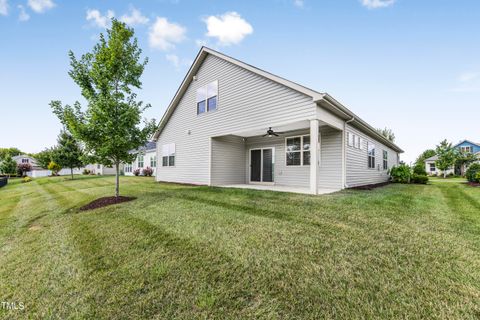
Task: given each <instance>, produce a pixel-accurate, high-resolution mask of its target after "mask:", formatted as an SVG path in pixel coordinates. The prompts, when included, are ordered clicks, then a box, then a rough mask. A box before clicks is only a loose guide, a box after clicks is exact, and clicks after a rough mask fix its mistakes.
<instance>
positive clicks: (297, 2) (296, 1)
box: [293, 0, 305, 8]
mask: <svg viewBox="0 0 480 320" xmlns="http://www.w3.org/2000/svg"><path fill="white" fill-rule="evenodd" d="M293 4H294V5H295V6H296V7H299V8H303V5H304V4H305V2H304V1H303V0H293Z"/></svg>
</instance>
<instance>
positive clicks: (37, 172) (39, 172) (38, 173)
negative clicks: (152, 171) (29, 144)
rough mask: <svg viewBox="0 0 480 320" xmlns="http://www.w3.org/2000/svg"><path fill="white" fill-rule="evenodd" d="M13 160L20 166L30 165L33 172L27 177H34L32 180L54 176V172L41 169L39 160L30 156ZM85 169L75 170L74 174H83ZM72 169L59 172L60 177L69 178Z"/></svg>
mask: <svg viewBox="0 0 480 320" xmlns="http://www.w3.org/2000/svg"><path fill="white" fill-rule="evenodd" d="M12 159H13V160H14V161H15V162H16V163H17V165H18V164H20V163H29V164H30V165H31V166H32V171H30V172H27V176H29V177H32V178H40V177H48V176H50V175H52V171H50V170H47V169H44V168H42V167H40V166H39V165H38V163H37V160H36V159H35V158H33V157H30V156H28V155H25V154H23V155H19V156H15V157H12ZM82 171H83V168H80V169H79V168H74V169H73V174H82ZM70 174H71V172H70V169H69V168H65V169H62V170H60V171H59V172H58V175H60V176H67V175H70Z"/></svg>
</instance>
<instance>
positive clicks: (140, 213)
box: [0, 177, 480, 319]
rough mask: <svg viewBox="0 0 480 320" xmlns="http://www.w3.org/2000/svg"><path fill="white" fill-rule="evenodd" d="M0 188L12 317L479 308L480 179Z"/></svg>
mask: <svg viewBox="0 0 480 320" xmlns="http://www.w3.org/2000/svg"><path fill="white" fill-rule="evenodd" d="M113 183H114V178H113V177H83V178H81V179H80V178H79V179H78V180H75V181H69V180H65V178H44V179H37V180H34V181H33V182H30V183H27V184H21V183H19V182H18V181H15V182H13V183H11V184H9V185H8V186H7V187H5V188H2V189H0V280H1V281H0V301H7V302H17V303H19V302H22V303H23V304H24V305H25V309H24V310H23V311H19V310H17V311H15V310H5V309H1V308H0V316H1V317H3V318H9V319H12V318H42V319H43V318H63V319H65V318H84V319H87V318H88V319H108V318H110V319H111V318H130V319H136V318H148V319H152V318H167V319H171V318H183V319H195V318H201V319H205V318H217V319H223V318H231V319H238V318H268V319H270V318H283V319H300V318H310V319H319V318H340V319H347V318H410V319H416V318H449V319H454V318H456V319H469V318H471V319H474V318H476V319H478V318H479V317H480V188H472V187H468V186H466V185H464V184H462V183H461V182H460V181H456V183H453V182H452V183H442V182H434V183H433V184H431V185H427V186H414V185H411V186H407V185H391V186H387V187H384V188H379V189H376V190H373V191H353V190H349V191H343V192H339V193H336V194H332V195H326V196H317V197H313V196H305V195H297V194H286V193H274V192H265V191H248V190H232V189H221V188H208V187H190V186H181V185H169V184H158V183H155V182H153V180H151V179H148V178H138V177H132V178H127V177H122V179H121V192H122V193H123V195H130V196H136V197H138V199H137V200H135V201H132V202H128V203H123V204H120V205H116V206H111V207H107V208H102V209H98V210H93V211H88V212H79V211H78V208H79V207H80V206H82V205H84V204H86V203H88V202H90V201H91V200H94V199H95V198H97V197H100V196H105V195H111V194H112V193H113V191H114V186H113ZM0 307H1V306H0Z"/></svg>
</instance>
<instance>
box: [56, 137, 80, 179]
mask: <svg viewBox="0 0 480 320" xmlns="http://www.w3.org/2000/svg"><path fill="white" fill-rule="evenodd" d="M57 143H58V144H57V146H56V148H55V151H54V152H53V154H52V157H53V160H54V161H55V162H56V163H57V164H58V165H59V166H60V167H63V168H70V174H71V175H72V180H73V168H79V169H80V168H81V167H82V166H83V161H82V157H83V150H82V147H81V146H80V144H79V143H78V142H77V140H75V138H74V137H73V136H72V135H71V134H69V133H68V132H67V131H65V130H62V131H61V132H60V134H59V135H58V140H57Z"/></svg>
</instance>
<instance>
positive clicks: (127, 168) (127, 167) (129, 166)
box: [125, 163, 132, 172]
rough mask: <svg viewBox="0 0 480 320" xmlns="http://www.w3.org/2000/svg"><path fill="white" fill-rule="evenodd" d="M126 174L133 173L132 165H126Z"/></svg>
mask: <svg viewBox="0 0 480 320" xmlns="http://www.w3.org/2000/svg"><path fill="white" fill-rule="evenodd" d="M125 172H132V164H131V163H127V164H125Z"/></svg>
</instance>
